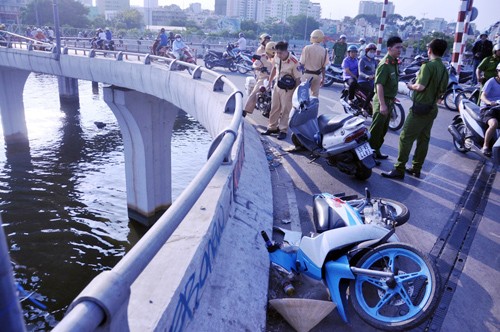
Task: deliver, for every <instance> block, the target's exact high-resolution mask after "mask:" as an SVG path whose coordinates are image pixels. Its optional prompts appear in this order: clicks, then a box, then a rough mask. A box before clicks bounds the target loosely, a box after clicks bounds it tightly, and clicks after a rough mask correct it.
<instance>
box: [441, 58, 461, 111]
mask: <svg viewBox="0 0 500 332" xmlns="http://www.w3.org/2000/svg"><path fill="white" fill-rule="evenodd" d="M448 75H449V78H448V87H447V88H446V92H445V93H444V97H443V99H444V105H445V106H446V108H447V109H449V110H450V111H458V108H457V105H456V104H455V100H456V99H457V96H458V94H459V93H461V92H462V91H464V89H463V88H462V86H461V85H460V84H459V83H458V75H457V70H456V69H455V67H453V66H451V65H450V66H449V67H448Z"/></svg>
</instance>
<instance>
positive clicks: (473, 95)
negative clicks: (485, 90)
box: [455, 85, 481, 109]
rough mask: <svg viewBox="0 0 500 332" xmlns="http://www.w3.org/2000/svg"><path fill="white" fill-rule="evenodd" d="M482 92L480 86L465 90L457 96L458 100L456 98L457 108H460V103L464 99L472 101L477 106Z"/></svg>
mask: <svg viewBox="0 0 500 332" xmlns="http://www.w3.org/2000/svg"><path fill="white" fill-rule="evenodd" d="M480 92H481V87H480V86H479V85H476V86H469V87H466V88H464V90H463V91H462V92H460V93H459V94H457V98H455V106H456V107H457V109H458V107H459V105H460V101H461V100H462V99H468V100H470V101H472V102H473V103H474V104H477V103H478V101H479V93H480Z"/></svg>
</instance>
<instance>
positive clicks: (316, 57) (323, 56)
mask: <svg viewBox="0 0 500 332" xmlns="http://www.w3.org/2000/svg"><path fill="white" fill-rule="evenodd" d="M324 38H325V34H324V33H323V31H321V30H319V29H317V30H314V31H313V32H311V39H310V41H311V45H307V46H305V47H304V49H303V50H302V54H301V55H300V63H301V65H302V66H303V67H304V74H303V76H302V81H308V80H311V95H312V96H314V97H319V88H320V87H321V86H323V81H324V79H325V67H326V66H328V65H329V64H330V60H329V59H328V50H327V49H325V48H324V47H323V46H321V42H322V41H323V39H324Z"/></svg>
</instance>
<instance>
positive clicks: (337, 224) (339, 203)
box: [313, 193, 363, 233]
mask: <svg viewBox="0 0 500 332" xmlns="http://www.w3.org/2000/svg"><path fill="white" fill-rule="evenodd" d="M313 216H314V225H315V226H316V232H318V233H322V232H324V231H327V230H329V229H337V228H341V227H346V226H355V225H362V224H363V223H361V216H360V215H359V213H358V212H357V211H356V210H354V209H353V208H352V207H351V206H350V205H349V204H348V203H346V202H345V201H343V200H341V199H339V198H338V197H335V196H333V195H331V194H328V193H323V194H319V195H314V196H313Z"/></svg>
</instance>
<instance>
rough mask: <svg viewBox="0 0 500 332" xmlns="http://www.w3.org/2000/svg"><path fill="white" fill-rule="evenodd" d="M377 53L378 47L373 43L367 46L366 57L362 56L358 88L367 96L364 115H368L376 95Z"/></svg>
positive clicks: (359, 66)
mask: <svg viewBox="0 0 500 332" xmlns="http://www.w3.org/2000/svg"><path fill="white" fill-rule="evenodd" d="M376 51H377V46H376V45H375V44H373V43H370V44H368V45H366V48H365V52H366V55H364V56H362V57H361V59H360V60H359V64H358V72H359V78H358V86H359V89H360V90H361V91H363V93H364V94H365V96H366V100H365V103H364V105H363V106H362V108H361V111H362V112H363V114H366V112H367V110H368V108H369V106H370V103H371V101H372V98H373V96H374V94H375V90H374V80H375V70H376V69H377V61H376V60H375V54H376Z"/></svg>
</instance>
